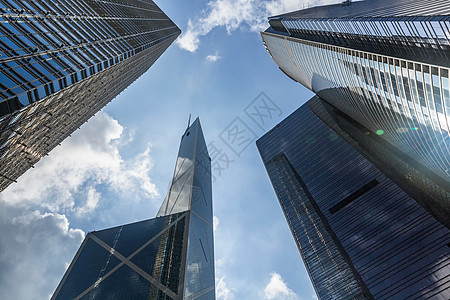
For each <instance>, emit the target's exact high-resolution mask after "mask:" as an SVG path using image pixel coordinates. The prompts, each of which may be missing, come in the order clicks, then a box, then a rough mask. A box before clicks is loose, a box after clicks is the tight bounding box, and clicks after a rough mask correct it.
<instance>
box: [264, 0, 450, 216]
mask: <svg viewBox="0 0 450 300" xmlns="http://www.w3.org/2000/svg"><path fill="white" fill-rule="evenodd" d="M391 2H392V1H391ZM448 13H450V4H449V2H447V1H433V0H429V1H423V2H422V1H421V2H412V1H396V2H395V3H389V1H384V0H374V1H367V2H365V1H364V2H355V3H350V4H348V5H340V4H339V5H331V6H324V7H317V8H312V9H309V10H303V11H298V12H293V13H289V14H285V15H281V16H277V17H272V18H270V21H269V22H270V24H271V27H270V28H269V29H268V30H267V31H266V32H263V33H261V34H262V38H263V41H264V45H265V46H266V49H267V51H268V52H269V54H270V55H271V57H272V58H273V60H274V61H275V62H276V63H277V65H278V66H279V67H280V69H281V70H282V71H283V72H284V73H285V74H286V75H288V76H289V77H290V78H291V79H293V80H295V81H297V82H299V83H301V84H303V85H304V86H306V87H307V88H309V89H310V90H312V91H313V92H315V93H316V94H317V95H318V96H320V97H321V98H322V99H324V100H325V101H327V102H328V103H329V104H331V105H332V106H333V107H335V108H336V109H338V110H339V111H340V112H342V113H343V114H345V115H347V116H350V117H351V118H352V119H354V120H356V121H357V122H358V123H359V124H360V125H361V126H363V127H364V128H366V129H367V132H369V133H371V134H376V135H379V136H380V138H381V139H383V140H384V141H385V142H386V143H388V144H389V146H386V147H391V148H392V147H393V148H392V149H393V150H392V151H394V152H398V151H400V152H398V153H399V155H397V157H398V158H399V159H401V160H403V161H404V163H405V164H409V165H414V167H413V168H415V170H416V171H414V172H409V171H408V170H407V168H405V169H403V171H402V172H403V174H402V176H401V177H399V176H394V177H392V179H394V180H400V179H399V178H412V179H411V181H412V182H419V181H421V182H427V183H426V184H421V185H419V187H420V188H421V189H422V192H421V193H422V195H426V194H428V193H430V194H434V196H433V197H430V198H432V199H429V200H427V201H425V200H424V201H422V202H421V204H423V205H424V207H426V208H427V209H429V210H430V211H431V212H432V213H433V214H434V216H436V217H438V218H439V219H440V220H441V222H443V223H445V224H447V225H448V224H449V221H448V217H445V214H447V216H448V212H450V197H449V193H450V133H449V132H450V82H449V71H450V69H449V65H448V61H449V59H448V55H449V54H448V53H449V41H450V34H449V29H450V27H449V26H450V23H449V19H448V15H446V14H448ZM379 159H382V157H381V156H380V157H379ZM384 164H385V165H388V164H389V161H388V160H386V161H384ZM389 176H390V175H389ZM428 183H430V184H428ZM399 184H400V182H399ZM436 190H439V192H437V193H435V191H436ZM410 192H411V193H413V192H412V191H410V190H408V193H410ZM442 209H444V211H442ZM439 215H440V216H441V217H439Z"/></svg>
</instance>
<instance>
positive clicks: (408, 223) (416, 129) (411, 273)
mask: <svg viewBox="0 0 450 300" xmlns="http://www.w3.org/2000/svg"><path fill="white" fill-rule="evenodd" d="M449 14H450V2H448V1H438V0H424V1H410V0H398V1H387V0H371V1H358V2H350V1H345V2H343V3H340V4H336V5H328V6H321V7H313V8H309V9H305V10H301V11H296V12H292V13H288V14H284V15H280V16H275V17H271V18H269V23H270V27H269V28H268V29H267V30H266V31H265V32H262V33H261V36H262V39H263V42H264V45H265V47H266V49H267V51H268V52H269V54H270V56H271V57H272V59H273V60H274V61H275V63H276V64H277V65H278V67H279V68H280V69H281V71H282V72H283V73H284V74H285V75H287V76H288V77H290V78H291V79H293V80H294V81H296V82H299V83H301V84H302V85H304V86H305V87H307V88H308V89H310V90H311V91H313V92H314V93H315V94H316V96H315V97H313V98H312V99H310V100H309V101H308V102H307V103H306V104H304V105H303V106H302V107H300V108H299V109H298V110H296V111H295V112H294V113H292V114H291V115H290V116H289V117H287V118H286V119H285V120H283V121H282V122H280V124H278V125H276V126H275V127H274V128H272V129H271V130H270V131H269V132H267V133H266V134H265V135H264V136H263V137H261V138H260V139H259V140H258V141H257V146H258V150H259V152H260V155H261V158H262V160H263V162H264V165H265V167H266V170H267V173H268V175H269V177H270V180H271V183H272V185H273V188H274V190H275V192H276V195H277V198H278V200H279V203H280V205H281V208H282V210H283V213H284V215H285V218H286V220H287V222H288V225H289V228H290V230H291V233H292V235H293V237H294V240H295V242H296V245H297V248H298V250H299V252H300V255H301V257H302V259H303V262H304V265H305V267H306V269H307V271H308V273H309V276H310V278H311V281H312V283H313V286H314V288H315V290H316V293H317V296H318V297H319V299H449V298H450V289H449V281H448V278H449V276H450V260H449V255H448V253H449V249H450V231H449V229H450V218H449V216H450V135H449V132H450V83H449V79H450V78H449V71H450V69H449V68H450V63H449V62H450V60H449V56H450V16H449Z"/></svg>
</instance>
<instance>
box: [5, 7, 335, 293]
mask: <svg viewBox="0 0 450 300" xmlns="http://www.w3.org/2000/svg"><path fill="white" fill-rule="evenodd" d="M327 2H329V3H334V2H336V1H321V2H319V1H316V2H314V1H310V2H309V5H310V6H313V5H317V4H325V3H327ZM156 3H157V4H158V5H159V6H160V7H161V8H162V10H163V11H164V12H165V13H166V14H167V15H168V16H169V17H170V18H171V19H172V20H173V21H174V22H175V23H176V24H177V25H178V26H179V27H180V28H181V30H182V35H181V36H180V37H179V39H178V40H177V41H176V42H175V43H174V44H173V45H172V46H171V47H170V48H169V49H168V50H167V51H166V52H165V53H164V54H163V55H162V57H161V58H160V59H159V60H158V61H157V62H156V63H155V65H154V66H153V67H152V68H151V69H150V70H149V71H148V72H146V73H145V74H144V75H143V76H142V77H141V78H139V79H138V80H137V81H136V82H135V83H133V84H132V85H131V86H130V87H128V88H127V89H126V90H125V91H124V92H122V93H121V94H120V95H119V96H118V97H117V98H116V99H115V100H113V101H112V102H111V103H110V104H108V106H107V107H105V108H104V109H103V110H102V111H101V112H99V113H98V114H97V115H96V116H94V117H93V118H91V119H90V120H89V122H87V123H85V124H84V125H83V126H82V127H81V129H79V130H78V131H76V132H75V133H74V134H73V135H72V137H71V138H68V139H67V140H65V141H64V142H63V143H62V144H61V146H60V147H57V148H56V149H54V150H53V151H52V152H51V153H50V154H49V156H48V157H45V158H44V159H42V160H41V161H40V162H39V163H38V164H36V167H35V168H34V169H30V170H29V171H28V172H27V173H25V175H23V176H22V177H21V178H20V179H19V180H18V183H17V184H12V185H11V186H10V187H9V188H8V189H7V190H5V191H4V192H3V193H2V194H0V226H1V227H0V228H1V232H2V234H1V235H0V295H1V298H2V299H46V298H49V297H50V296H51V295H52V293H53V292H54V290H55V288H56V286H57V284H58V283H59V281H60V279H61V278H62V276H63V274H64V272H65V269H66V268H67V266H68V264H69V263H70V261H71V260H72V258H73V256H74V254H75V252H76V251H77V249H78V247H79V245H80V244H81V241H82V239H83V238H84V236H85V234H86V233H87V232H89V231H92V230H100V229H104V228H108V227H112V226H117V225H121V224H126V223H130V222H134V221H139V220H144V219H148V218H153V217H155V216H156V213H157V211H158V209H159V207H160V205H161V203H162V201H163V199H164V196H165V194H166V192H167V190H168V187H169V183H170V180H171V178H172V175H173V169H174V167H175V161H176V156H177V152H178V146H179V142H180V139H181V135H182V133H183V132H184V130H185V129H186V126H187V121H188V116H189V114H192V119H194V118H195V117H197V116H199V117H200V121H201V123H202V127H203V130H204V134H205V138H206V142H207V144H208V147H209V152H210V156H211V158H212V165H213V176H214V182H213V202H214V215H215V219H214V224H215V257H216V297H217V299H222V300H230V299H269V300H271V299H315V293H314V290H313V287H312V285H311V283H310V281H309V278H308V276H307V273H306V270H305V268H304V266H303V263H302V262H301V258H300V255H299V253H298V251H297V249H296V246H295V243H294V241H293V238H292V236H291V234H290V231H289V228H288V225H287V223H286V221H285V219H284V216H283V213H282V210H281V208H280V206H279V204H278V201H277V199H276V197H275V193H274V192H273V189H272V186H271V184H270V181H269V178H268V176H267V174H266V171H265V169H264V166H263V164H262V162H261V159H260V157H259V154H258V152H257V149H256V145H255V141H256V139H257V138H259V137H260V136H261V135H262V134H264V133H265V132H267V131H268V130H269V129H270V128H272V127H273V126H274V125H276V124H277V123H278V122H279V121H281V120H282V119H284V118H285V117H287V116H288V115H289V114H290V113H291V112H293V111H294V110H295V109H296V108H298V107H299V106H300V105H302V104H303V103H304V102H305V101H306V100H308V99H309V98H310V97H311V96H312V93H311V92H309V91H308V90H307V89H306V88H304V87H303V86H301V85H300V84H298V83H295V82H294V81H292V80H291V79H289V78H288V77H287V76H285V75H284V74H283V73H282V72H281V71H280V70H279V69H278V67H277V66H276V64H275V63H274V62H273V61H272V60H271V58H270V56H269V55H268V53H267V52H266V50H265V48H264V46H263V43H262V41H261V37H260V35H259V31H261V30H264V29H265V28H267V27H268V23H267V17H268V16H270V15H275V14H279V13H284V12H287V11H292V10H297V9H301V8H303V7H306V6H308V2H307V1H304V2H302V1H295V0H270V1H268V0H266V1H263V0H256V1H255V0H189V1H188V0H184V1H180V0H165V1H156ZM236 128H239V129H238V131H239V132H243V130H244V131H245V132H243V134H241V135H239V136H237V135H234V136H233V135H232V132H233V130H234V129H236ZM234 132H235V133H236V131H234Z"/></svg>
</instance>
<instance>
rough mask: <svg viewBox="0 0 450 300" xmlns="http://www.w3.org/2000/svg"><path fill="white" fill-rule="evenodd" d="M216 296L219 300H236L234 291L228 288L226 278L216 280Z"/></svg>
mask: <svg viewBox="0 0 450 300" xmlns="http://www.w3.org/2000/svg"><path fill="white" fill-rule="evenodd" d="M216 296H217V299H218V300H232V299H234V289H233V288H229V287H228V286H227V283H226V282H225V276H222V277H221V278H219V279H217V278H216Z"/></svg>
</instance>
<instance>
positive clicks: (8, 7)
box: [0, 0, 180, 191]
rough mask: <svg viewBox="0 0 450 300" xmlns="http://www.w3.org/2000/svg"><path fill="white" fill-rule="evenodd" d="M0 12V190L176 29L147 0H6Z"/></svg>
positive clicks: (146, 62)
mask: <svg viewBox="0 0 450 300" xmlns="http://www.w3.org/2000/svg"><path fill="white" fill-rule="evenodd" d="M0 17H1V19H0V191H2V190H3V189H5V188H6V187H7V186H8V185H9V184H11V183H12V182H14V181H15V180H16V179H17V178H18V177H19V176H20V175H21V174H23V173H24V172H25V171H26V170H27V169H28V168H30V167H32V166H33V165H34V164H35V163H36V162H37V161H39V159H40V158H42V157H43V156H44V155H46V154H47V153H48V152H49V151H50V150H52V149H53V148H54V147H55V146H57V145H58V144H59V143H60V142H61V141H62V140H64V139H65V138H66V137H67V136H69V135H70V134H71V133H72V132H73V131H74V130H76V129H77V128H78V127H79V126H81V125H82V124H83V123H84V122H86V121H87V120H88V119H89V118H90V117H91V116H93V115H94V114H95V113H96V112H97V111H99V110H100V109H101V108H102V107H103V106H104V105H106V104H107V103H108V102H109V101H111V100H112V99H113V98H114V97H116V96H117V95H118V94H119V93H120V92H122V91H123V90H124V89H125V88H126V87H127V86H129V85H130V84H131V83H132V82H133V81H135V80H136V79H137V78H138V77H139V76H141V75H142V74H143V73H144V72H145V71H147V70H148V69H149V68H150V66H151V65H152V64H153V63H154V62H155V61H156V60H157V59H158V58H159V57H160V56H161V54H162V53H163V52H164V51H165V50H166V49H167V47H169V45H170V44H171V43H172V42H173V41H174V40H175V39H176V38H177V36H178V35H179V34H180V29H179V28H178V27H177V26H176V25H175V24H174V23H173V22H172V21H171V20H170V19H169V18H168V17H167V16H166V15H165V14H164V12H162V11H161V9H159V7H158V6H156V5H155V3H154V2H153V1H151V0H145V1H139V0H127V1H97V0H80V1H72V0H67V1H66V0H62V1H53V0H52V1H34V0H33V1H32V0H24V1H16V0H4V1H0Z"/></svg>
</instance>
